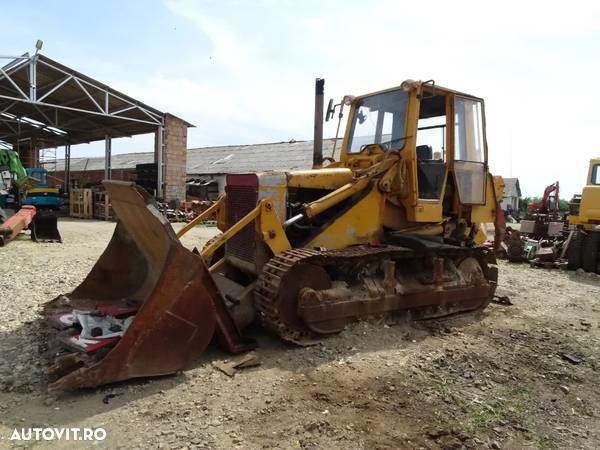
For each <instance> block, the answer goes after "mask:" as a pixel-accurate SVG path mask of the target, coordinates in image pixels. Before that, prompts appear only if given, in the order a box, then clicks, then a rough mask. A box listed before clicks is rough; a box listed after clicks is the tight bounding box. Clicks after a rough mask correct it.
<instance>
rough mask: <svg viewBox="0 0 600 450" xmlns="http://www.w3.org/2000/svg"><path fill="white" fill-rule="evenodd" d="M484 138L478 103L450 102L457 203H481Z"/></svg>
mask: <svg viewBox="0 0 600 450" xmlns="http://www.w3.org/2000/svg"><path fill="white" fill-rule="evenodd" d="M484 145H485V138H484V129H483V104H482V102H481V101H480V100H476V99H471V98H465V97H459V96H456V97H455V99H454V159H455V161H454V175H455V178H456V185H457V188H458V195H459V197H460V201H461V203H464V204H482V203H485V184H486V179H485V163H486V159H485V158H486V154H485V147H484Z"/></svg>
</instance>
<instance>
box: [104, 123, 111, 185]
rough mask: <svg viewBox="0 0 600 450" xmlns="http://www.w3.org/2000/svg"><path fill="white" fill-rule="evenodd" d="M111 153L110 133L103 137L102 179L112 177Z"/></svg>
mask: <svg viewBox="0 0 600 450" xmlns="http://www.w3.org/2000/svg"><path fill="white" fill-rule="evenodd" d="M111 153H112V138H111V136H110V134H107V135H106V136H105V137H104V179H105V180H110V179H111V178H112V165H111Z"/></svg>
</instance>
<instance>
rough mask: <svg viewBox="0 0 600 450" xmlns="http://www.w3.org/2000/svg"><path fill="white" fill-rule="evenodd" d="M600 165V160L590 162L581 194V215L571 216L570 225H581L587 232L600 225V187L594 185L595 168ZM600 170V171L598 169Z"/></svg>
mask: <svg viewBox="0 0 600 450" xmlns="http://www.w3.org/2000/svg"><path fill="white" fill-rule="evenodd" d="M599 164H600V158H594V159H592V160H590V166H589V169H588V175H587V179H586V183H587V184H586V186H585V187H584V188H583V191H582V193H581V202H580V203H579V214H578V215H576V216H575V215H571V216H569V223H571V224H574V225H580V226H581V227H582V228H584V229H585V230H594V229H595V228H594V225H596V226H598V225H600V185H595V184H592V181H594V180H592V176H593V171H594V166H596V165H599ZM598 170H600V169H598Z"/></svg>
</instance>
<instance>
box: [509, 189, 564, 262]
mask: <svg viewBox="0 0 600 450" xmlns="http://www.w3.org/2000/svg"><path fill="white" fill-rule="evenodd" d="M558 199H559V182H558V181H556V182H555V183H552V184H551V185H549V186H547V187H546V189H545V190H544V195H543V197H542V198H541V200H540V201H539V202H533V203H530V204H529V205H527V215H526V217H525V219H524V220H521V222H520V229H519V230H516V229H513V228H512V227H510V226H508V227H506V235H505V237H504V241H503V243H502V248H501V250H500V252H499V257H504V258H506V259H508V260H509V261H511V262H529V263H530V265H531V266H533V267H558V268H565V269H566V268H567V265H568V261H567V257H568V253H567V252H568V248H569V244H570V242H571V240H572V238H573V235H574V232H573V230H572V229H570V227H569V224H568V221H567V219H566V216H565V215H563V214H561V212H560V210H559V201H558Z"/></svg>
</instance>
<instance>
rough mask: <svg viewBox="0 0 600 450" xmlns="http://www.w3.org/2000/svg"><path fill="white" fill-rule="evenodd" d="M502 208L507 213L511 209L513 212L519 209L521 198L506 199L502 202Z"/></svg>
mask: <svg viewBox="0 0 600 450" xmlns="http://www.w3.org/2000/svg"><path fill="white" fill-rule="evenodd" d="M500 206H501V207H502V209H503V210H504V211H507V210H508V209H509V207H510V209H512V210H513V211H517V210H518V209H519V197H514V196H513V197H504V198H503V199H502V201H501V202H500Z"/></svg>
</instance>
